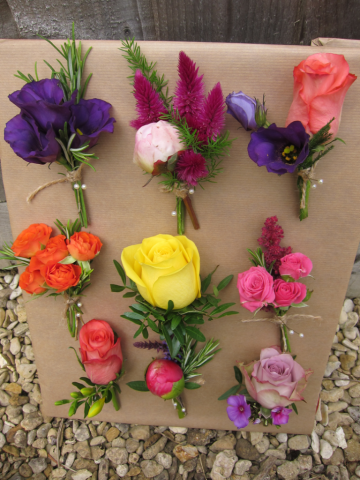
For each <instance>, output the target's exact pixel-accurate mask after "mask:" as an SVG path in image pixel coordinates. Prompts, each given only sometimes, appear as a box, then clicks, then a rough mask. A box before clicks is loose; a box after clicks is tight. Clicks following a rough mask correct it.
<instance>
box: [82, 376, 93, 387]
mask: <svg viewBox="0 0 360 480" xmlns="http://www.w3.org/2000/svg"><path fill="white" fill-rule="evenodd" d="M80 380H82V381H83V382H85V383H87V384H88V385H90V386H91V387H93V386H94V385H95V383H93V382H92V381H91V380H90V379H89V378H87V377H80Z"/></svg>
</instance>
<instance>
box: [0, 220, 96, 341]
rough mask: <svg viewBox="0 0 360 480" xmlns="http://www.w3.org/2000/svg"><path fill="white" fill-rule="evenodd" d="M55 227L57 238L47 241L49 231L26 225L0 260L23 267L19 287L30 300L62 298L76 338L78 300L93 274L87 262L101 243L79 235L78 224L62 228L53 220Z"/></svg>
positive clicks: (40, 225)
mask: <svg viewBox="0 0 360 480" xmlns="http://www.w3.org/2000/svg"><path fill="white" fill-rule="evenodd" d="M55 225H56V226H57V227H58V229H59V230H60V235H56V236H54V237H51V234H52V228H51V227H49V226H47V225H45V224H43V223H35V224H33V225H30V226H29V227H28V228H26V229H25V230H23V231H22V232H21V233H20V235H18V237H17V238H16V240H15V241H14V243H13V245H12V246H11V247H10V246H9V245H7V244H5V245H4V246H3V248H2V250H0V259H6V260H9V261H15V262H16V265H17V266H21V267H26V268H25V271H24V272H23V273H22V274H21V275H20V280H19V286H20V287H21V289H22V290H25V292H27V293H29V294H30V295H32V297H33V298H38V297H41V296H42V295H46V294H48V296H50V297H58V296H62V297H63V299H64V302H65V304H66V307H65V312H64V317H65V319H66V320H67V325H68V329H69V332H70V334H71V336H72V337H77V334H78V328H79V321H80V320H81V321H82V314H83V312H82V309H81V308H82V303H81V301H80V298H81V297H82V296H83V295H84V291H85V289H86V288H88V287H89V286H90V276H91V273H92V272H93V270H92V269H91V266H90V262H91V261H92V260H93V259H94V258H95V257H96V256H97V255H98V254H99V252H100V250H101V247H102V243H101V241H100V239H99V238H98V237H97V236H96V235H93V234H91V233H87V232H81V231H80V230H81V225H80V221H79V220H76V221H75V222H74V223H71V222H70V221H69V222H68V223H67V225H66V226H65V225H63V224H62V223H61V222H60V221H59V220H56V222H55ZM8 268H12V266H10V267H8Z"/></svg>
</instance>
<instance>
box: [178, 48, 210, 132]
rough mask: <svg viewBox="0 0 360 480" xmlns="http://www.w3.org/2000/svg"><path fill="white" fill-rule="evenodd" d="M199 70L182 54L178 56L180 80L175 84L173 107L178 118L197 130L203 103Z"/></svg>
mask: <svg viewBox="0 0 360 480" xmlns="http://www.w3.org/2000/svg"><path fill="white" fill-rule="evenodd" d="M198 71H199V68H196V63H195V62H193V61H192V60H191V59H190V58H189V57H188V56H187V55H186V53H184V52H180V54H179V65H178V72H179V77H180V79H179V80H178V82H177V84H176V90H175V98H174V107H175V108H176V109H177V110H178V112H179V115H180V117H185V118H186V121H187V123H188V125H189V126H190V127H193V128H197V118H198V116H199V114H200V112H201V109H202V105H203V101H204V84H203V81H202V79H203V75H198Z"/></svg>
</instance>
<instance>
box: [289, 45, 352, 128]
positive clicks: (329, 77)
mask: <svg viewBox="0 0 360 480" xmlns="http://www.w3.org/2000/svg"><path fill="white" fill-rule="evenodd" d="M356 78H357V77H356V76H355V75H353V74H352V73H349V64H348V63H347V61H346V60H345V57H344V56H343V55H337V54H334V53H315V55H310V57H308V58H307V59H306V60H303V61H302V62H300V63H299V65H298V66H297V67H295V68H294V93H293V102H292V104H291V107H290V110H289V113H288V117H287V119H286V126H287V125H289V123H291V122H294V121H295V120H300V122H301V123H302V124H303V125H304V127H305V129H306V131H307V132H308V133H309V132H311V133H316V132H318V131H319V130H320V128H322V127H323V126H324V125H326V124H327V123H328V122H329V121H330V120H331V119H332V118H333V117H335V120H334V121H333V122H332V123H331V128H330V133H331V134H333V135H336V133H337V131H338V129H339V125H340V120H341V110H342V106H343V103H344V100H345V95H346V92H347V91H348V89H349V88H350V86H351V85H352V84H353V83H354V82H355V80H356Z"/></svg>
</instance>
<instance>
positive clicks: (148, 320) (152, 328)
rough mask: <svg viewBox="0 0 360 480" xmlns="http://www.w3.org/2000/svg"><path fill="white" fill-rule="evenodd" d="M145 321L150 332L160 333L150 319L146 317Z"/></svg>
mask: <svg viewBox="0 0 360 480" xmlns="http://www.w3.org/2000/svg"><path fill="white" fill-rule="evenodd" d="M146 320H147V323H148V325H149V327H150V328H151V330H153V331H154V332H155V333H160V330H159V329H158V327H157V325H156V323H155V322H154V321H153V320H151V318H149V317H148V318H147V319H146Z"/></svg>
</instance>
